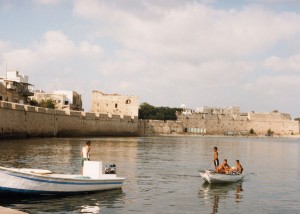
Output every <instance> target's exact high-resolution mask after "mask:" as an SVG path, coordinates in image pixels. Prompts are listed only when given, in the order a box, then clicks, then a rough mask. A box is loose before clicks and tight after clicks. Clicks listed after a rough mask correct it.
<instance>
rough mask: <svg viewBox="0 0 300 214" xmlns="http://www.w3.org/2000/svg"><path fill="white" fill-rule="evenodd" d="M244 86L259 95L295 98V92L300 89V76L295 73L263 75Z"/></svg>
mask: <svg viewBox="0 0 300 214" xmlns="http://www.w3.org/2000/svg"><path fill="white" fill-rule="evenodd" d="M244 88H245V89H246V90H248V91H250V92H254V93H256V94H257V95H258V96H265V97H268V96H272V97H277V98H278V99H283V98H284V97H290V98H295V92H297V91H300V77H299V76H295V75H291V76H287V75H286V76H284V75H281V76H275V77H271V76H262V77H260V78H258V79H257V80H256V81H254V82H252V83H248V84H246V85H245V87H244Z"/></svg>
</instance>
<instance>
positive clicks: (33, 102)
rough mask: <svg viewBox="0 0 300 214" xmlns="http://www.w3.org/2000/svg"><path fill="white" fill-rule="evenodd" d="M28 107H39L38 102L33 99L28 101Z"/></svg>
mask: <svg viewBox="0 0 300 214" xmlns="http://www.w3.org/2000/svg"><path fill="white" fill-rule="evenodd" d="M29 105H31V106H39V102H38V101H37V100H35V99H32V100H30V101H29Z"/></svg>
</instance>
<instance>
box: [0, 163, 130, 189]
mask: <svg viewBox="0 0 300 214" xmlns="http://www.w3.org/2000/svg"><path fill="white" fill-rule="evenodd" d="M124 180H125V179H124V178H118V177H116V176H111V175H107V176H106V175H103V176H102V177H101V178H99V179H89V178H87V177H83V176H81V175H64V174H35V173H31V172H21V171H20V170H19V171H18V169H13V168H12V169H11V168H4V167H0V191H2V192H11V193H28V194H77V193H84V192H95V191H103V190H111V189H118V188H121V187H122V184H123V182H124Z"/></svg>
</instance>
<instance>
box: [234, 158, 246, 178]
mask: <svg viewBox="0 0 300 214" xmlns="http://www.w3.org/2000/svg"><path fill="white" fill-rule="evenodd" d="M243 170H244V168H243V167H242V165H241V164H240V161H239V160H236V166H235V167H234V168H233V171H232V172H233V173H236V174H238V175H240V174H242V172H243Z"/></svg>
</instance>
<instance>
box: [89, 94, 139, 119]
mask: <svg viewBox="0 0 300 214" xmlns="http://www.w3.org/2000/svg"><path fill="white" fill-rule="evenodd" d="M91 111H92V112H95V113H102V114H114V115H121V116H131V117H137V116H138V112H139V99H138V97H137V96H127V95H120V94H104V93H102V92H100V91H93V93H92V105H91Z"/></svg>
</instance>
